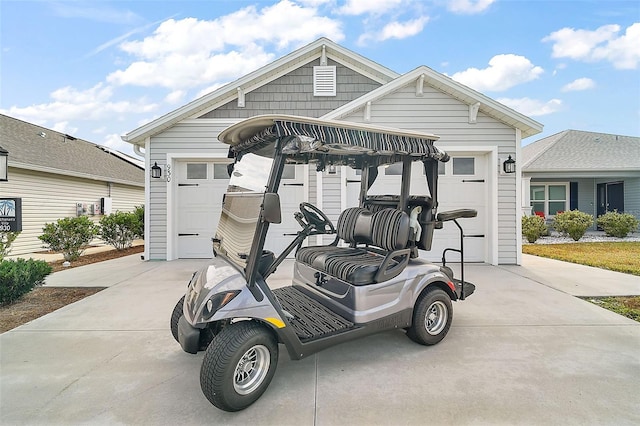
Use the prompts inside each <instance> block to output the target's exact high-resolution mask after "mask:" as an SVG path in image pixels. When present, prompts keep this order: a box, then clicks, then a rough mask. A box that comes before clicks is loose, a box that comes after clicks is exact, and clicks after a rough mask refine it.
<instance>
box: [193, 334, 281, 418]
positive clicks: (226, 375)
mask: <svg viewBox="0 0 640 426" xmlns="http://www.w3.org/2000/svg"><path fill="white" fill-rule="evenodd" d="M277 364H278V343H277V341H276V339H275V337H274V336H273V333H272V332H271V331H270V330H269V329H267V328H266V327H265V326H263V325H261V324H259V323H257V322H254V321H241V322H237V323H234V324H231V325H229V326H228V327H225V328H224V329H223V330H222V331H221V332H220V334H218V335H217V336H216V338H215V339H214V340H213V342H211V344H210V345H209V347H208V348H207V351H206V352H205V354H204V360H203V361H202V368H201V369H200V387H201V388H202V392H203V393H204V395H205V396H206V397H207V399H208V400H209V401H210V402H211V403H212V404H213V405H215V406H216V407H218V408H220V409H221V410H224V411H239V410H242V409H244V408H247V407H248V406H249V405H251V404H253V403H254V402H255V401H256V400H257V399H258V398H260V396H261V395H262V394H263V393H264V391H265V390H266V389H267V387H268V386H269V383H270V382H271V379H272V378H273V375H274V374H275V372H276V367H277Z"/></svg>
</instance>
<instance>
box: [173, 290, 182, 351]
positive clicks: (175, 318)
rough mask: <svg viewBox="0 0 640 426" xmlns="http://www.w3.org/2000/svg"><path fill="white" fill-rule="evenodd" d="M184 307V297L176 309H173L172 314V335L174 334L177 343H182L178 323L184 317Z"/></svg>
mask: <svg viewBox="0 0 640 426" xmlns="http://www.w3.org/2000/svg"><path fill="white" fill-rule="evenodd" d="M183 306H184V296H182V298H181V299H180V300H178V303H176V306H175V308H173V312H172V313H171V334H173V338H174V339H176V342H178V343H180V341H179V340H178V321H179V320H180V317H181V316H182V307H183Z"/></svg>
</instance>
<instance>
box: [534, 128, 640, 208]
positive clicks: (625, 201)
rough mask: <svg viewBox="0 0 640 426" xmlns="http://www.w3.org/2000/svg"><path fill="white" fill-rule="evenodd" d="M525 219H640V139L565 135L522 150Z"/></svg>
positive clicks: (576, 132) (602, 135)
mask: <svg viewBox="0 0 640 426" xmlns="http://www.w3.org/2000/svg"><path fill="white" fill-rule="evenodd" d="M522 163H523V164H522V184H523V188H522V189H523V194H524V197H523V204H522V205H523V213H524V214H537V215H539V216H541V217H544V218H545V219H547V220H549V219H552V218H553V217H554V216H555V215H556V214H558V213H559V212H563V211H567V210H576V209H578V210H580V211H582V212H585V213H589V214H590V215H592V216H593V217H594V218H597V217H598V216H600V215H602V214H604V213H606V212H607V211H614V210H617V211H619V212H625V213H630V214H633V215H634V216H635V217H637V218H638V219H640V138H638V137H632V136H620V135H610V134H606V133H593V132H583V131H579V130H565V131H563V132H560V133H557V134H555V135H552V136H549V137H547V138H544V139H541V140H539V141H537V142H533V143H531V144H529V145H527V146H525V147H524V148H522Z"/></svg>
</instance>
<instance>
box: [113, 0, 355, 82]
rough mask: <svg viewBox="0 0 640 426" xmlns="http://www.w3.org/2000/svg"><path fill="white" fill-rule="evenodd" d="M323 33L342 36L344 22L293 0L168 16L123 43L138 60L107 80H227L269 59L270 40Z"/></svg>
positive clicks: (283, 42)
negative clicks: (212, 14) (207, 14)
mask: <svg viewBox="0 0 640 426" xmlns="http://www.w3.org/2000/svg"><path fill="white" fill-rule="evenodd" d="M269 29H274V30H269ZM277 29H286V30H284V31H282V30H277ZM321 36H327V37H329V38H331V39H333V40H334V41H340V40H342V39H343V38H344V34H343V32H342V29H341V24H340V22H338V21H336V20H333V19H330V18H328V17H324V16H320V15H319V14H318V11H317V9H316V8H315V7H305V6H300V5H298V4H296V3H293V2H291V1H289V0H281V1H280V2H278V3H276V4H274V5H272V6H268V7H264V8H262V9H257V8H256V7H255V6H248V7H245V8H243V9H240V10H238V11H236V12H233V13H230V14H228V15H224V16H221V17H219V18H216V19H214V20H209V21H208V20H200V19H196V18H185V19H181V20H174V19H169V20H167V21H165V22H163V23H162V24H160V25H159V26H158V28H157V29H156V30H155V31H154V33H153V34H152V35H150V36H148V37H146V38H144V39H143V40H136V41H128V42H124V43H122V44H121V45H120V48H121V49H122V50H123V51H125V52H127V53H128V54H130V55H132V56H134V57H135V58H137V59H138V60H137V61H135V62H133V63H131V64H130V65H129V66H128V67H126V68H125V69H121V70H118V71H115V72H113V73H111V74H110V75H109V76H108V77H107V81H108V82H109V83H112V84H115V85H125V84H130V85H138V86H146V87H151V86H162V87H167V88H170V89H172V90H177V89H185V88H192V87H198V86H202V85H206V84H211V83H216V82H220V81H223V80H227V81H228V80H230V79H233V78H237V77H239V76H242V75H245V74H247V73H249V72H251V71H253V70H255V69H257V68H259V67H261V66H263V65H265V64H267V63H269V62H271V61H272V60H273V59H274V54H273V53H268V52H267V50H266V45H269V44H271V45H274V46H276V48H278V49H283V48H288V47H298V46H299V45H302V44H305V43H308V42H311V41H312V40H315V39H317V38H318V37H321Z"/></svg>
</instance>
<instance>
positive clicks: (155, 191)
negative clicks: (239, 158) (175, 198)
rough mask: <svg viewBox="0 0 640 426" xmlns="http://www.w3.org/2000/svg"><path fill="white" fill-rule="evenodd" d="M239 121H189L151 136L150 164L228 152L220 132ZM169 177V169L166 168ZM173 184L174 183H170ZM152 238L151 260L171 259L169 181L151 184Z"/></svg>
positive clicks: (150, 235)
mask: <svg viewBox="0 0 640 426" xmlns="http://www.w3.org/2000/svg"><path fill="white" fill-rule="evenodd" d="M237 121H238V120H233V119H231V120H222V121H221V120H188V121H185V122H182V123H178V124H176V125H175V126H173V127H171V128H169V129H167V130H165V131H164V132H163V133H160V134H158V135H156V136H153V137H152V138H151V143H150V149H149V156H150V164H153V163H154V162H157V163H158V164H159V165H165V164H166V163H167V154H169V153H171V154H181V155H188V154H213V153H216V154H221V155H222V154H224V155H226V154H227V152H228V151H229V147H228V145H225V144H223V143H221V142H220V141H218V134H220V132H222V131H223V130H224V129H226V128H227V127H229V126H230V125H232V124H234V123H235V122H237ZM165 177H166V171H165ZM169 184H170V183H169ZM149 195H150V205H149V241H146V242H145V243H146V244H147V245H148V248H147V250H148V251H149V254H148V256H149V259H150V260H165V259H166V258H167V182H166V181H165V179H164V178H163V179H151V182H150V185H149Z"/></svg>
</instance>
